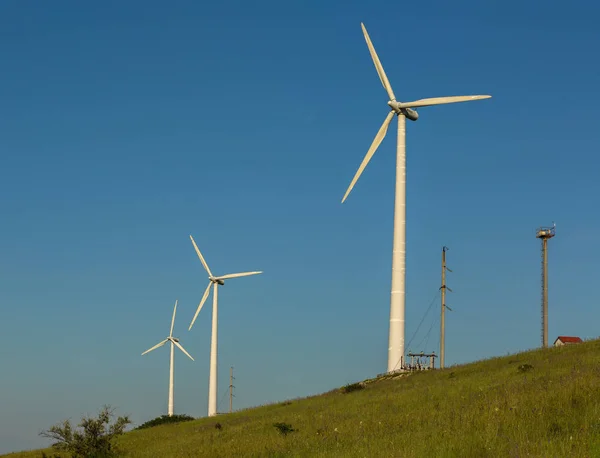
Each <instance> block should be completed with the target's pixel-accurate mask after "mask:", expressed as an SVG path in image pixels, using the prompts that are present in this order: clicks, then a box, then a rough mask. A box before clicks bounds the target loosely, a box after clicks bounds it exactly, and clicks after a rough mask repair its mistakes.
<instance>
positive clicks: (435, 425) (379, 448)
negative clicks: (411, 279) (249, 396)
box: [6, 340, 600, 458]
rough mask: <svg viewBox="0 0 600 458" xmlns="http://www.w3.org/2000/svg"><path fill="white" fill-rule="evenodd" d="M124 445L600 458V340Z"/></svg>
mask: <svg viewBox="0 0 600 458" xmlns="http://www.w3.org/2000/svg"><path fill="white" fill-rule="evenodd" d="M526 365H530V366H532V367H531V368H528V369H527V368H526ZM520 367H521V369H519V368H520ZM59 420H61V419H60V418H57V419H56V421H57V422H58V421H59ZM216 423H220V424H221V429H217V428H215V424H216ZM275 423H281V424H285V425H284V426H282V425H279V427H276V426H274V424H275ZM48 426H50V425H48ZM289 428H291V429H293V431H288V430H289ZM280 430H285V432H287V433H285V434H282V432H280ZM118 445H119V446H120V447H121V448H122V450H123V451H124V452H125V456H129V457H149V458H150V457H152V458H158V457H169V458H176V457H213V458H217V457H234V456H244V457H246V456H250V457H278V456H297V457H306V456H315V457H380V456H381V457H461V458H462V457H475V458H484V457H494V458H497V457H525V456H530V457H544V458H548V457H565V456H569V457H600V340H594V341H590V342H586V343H583V344H579V345H572V346H566V347H562V348H551V349H548V350H536V351H531V352H526V353H521V354H517V355H512V356H507V357H502V358H494V359H489V360H485V361H480V362H477V363H473V364H468V365H464V366H455V367H451V368H447V369H444V370H436V371H428V372H421V373H415V374H413V375H410V376H405V377H400V378H396V379H387V380H386V379H383V380H381V379H378V380H375V381H369V382H368V383H366V384H365V387H364V388H363V389H352V390H340V389H336V390H333V391H331V392H329V393H325V394H323V395H320V396H314V397H310V398H306V399H301V400H293V401H291V402H282V403H278V404H273V405H268V406H263V407H258V408H254V409H247V410H243V411H239V412H235V413H233V414H226V415H220V416H218V417H216V418H203V419H200V420H195V421H190V422H185V423H180V424H175V425H161V426H157V427H153V428H148V429H144V430H138V431H131V432H129V433H126V434H125V435H123V436H122V437H120V438H119V440H118ZM46 452H47V453H48V451H46ZM6 456H9V457H11V458H12V457H14V458H17V457H18V458H29V457H31V458H33V457H36V458H39V457H40V456H41V451H34V452H22V453H16V454H10V455H6Z"/></svg>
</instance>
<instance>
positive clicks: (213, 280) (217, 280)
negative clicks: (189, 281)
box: [208, 277, 225, 286]
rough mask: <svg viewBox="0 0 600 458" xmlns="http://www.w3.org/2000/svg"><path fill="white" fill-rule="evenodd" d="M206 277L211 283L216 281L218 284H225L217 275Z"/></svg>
mask: <svg viewBox="0 0 600 458" xmlns="http://www.w3.org/2000/svg"><path fill="white" fill-rule="evenodd" d="M208 279H209V280H210V281H211V282H213V283H218V284H219V285H221V286H223V285H224V284H225V280H221V279H220V278H217V277H208Z"/></svg>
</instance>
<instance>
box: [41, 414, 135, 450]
mask: <svg viewBox="0 0 600 458" xmlns="http://www.w3.org/2000/svg"><path fill="white" fill-rule="evenodd" d="M113 411H114V409H111V408H110V407H109V406H104V407H103V408H102V410H101V411H100V413H99V414H98V418H91V417H83V418H82V419H81V422H80V423H79V425H78V426H79V428H81V429H80V430H77V429H75V428H73V426H72V425H71V422H70V421H69V420H64V421H63V422H61V423H58V424H56V425H54V426H52V427H50V429H48V430H46V431H42V432H41V433H40V436H43V437H47V438H49V439H52V440H54V441H56V442H55V443H53V444H52V447H54V448H56V449H57V450H60V451H64V452H67V453H69V454H70V455H71V458H109V457H116V456H119V453H118V451H117V450H116V449H115V447H114V446H113V444H112V440H113V438H114V437H115V436H118V435H120V434H123V433H124V432H125V428H126V427H127V425H129V424H130V423H131V421H130V420H129V417H128V416H124V417H119V418H117V420H116V421H115V422H114V423H113V424H112V425H110V426H109V423H110V420H111V417H113ZM43 456H46V455H45V454H44V455H43ZM55 456H56V455H55Z"/></svg>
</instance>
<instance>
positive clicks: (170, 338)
mask: <svg viewBox="0 0 600 458" xmlns="http://www.w3.org/2000/svg"><path fill="white" fill-rule="evenodd" d="M169 340H170V341H171V342H173V343H175V342H179V339H178V338H177V337H169Z"/></svg>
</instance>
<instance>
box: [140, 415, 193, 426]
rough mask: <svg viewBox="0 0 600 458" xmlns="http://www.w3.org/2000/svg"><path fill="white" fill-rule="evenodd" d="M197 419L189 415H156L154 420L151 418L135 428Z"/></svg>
mask: <svg viewBox="0 0 600 458" xmlns="http://www.w3.org/2000/svg"><path fill="white" fill-rule="evenodd" d="M192 420H195V418H194V417H190V416H189V415H185V414H182V415H173V416H170V417H169V416H168V415H162V416H160V417H156V418H155V419H153V420H149V421H147V422H146V423H144V424H142V425H140V426H138V427H137V428H135V429H145V428H152V427H153V426H158V425H166V424H170V423H181V422H184V421H192Z"/></svg>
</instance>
